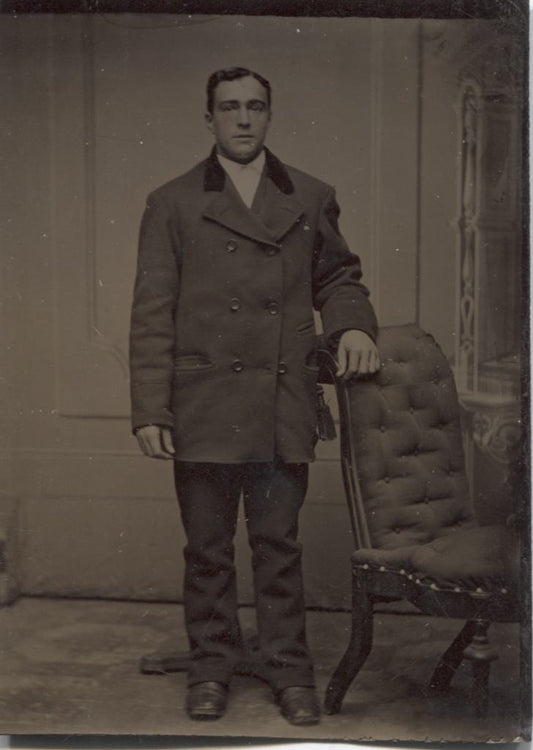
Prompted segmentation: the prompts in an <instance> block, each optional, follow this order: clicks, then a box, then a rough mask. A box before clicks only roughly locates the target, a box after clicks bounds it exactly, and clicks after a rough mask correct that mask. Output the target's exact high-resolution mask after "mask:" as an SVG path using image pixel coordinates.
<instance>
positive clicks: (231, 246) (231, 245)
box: [226, 240, 238, 253]
mask: <svg viewBox="0 0 533 750" xmlns="http://www.w3.org/2000/svg"><path fill="white" fill-rule="evenodd" d="M237 248H238V244H237V241H236V240H228V241H227V242H226V250H227V251H228V253H234V252H235V250H236V249H237Z"/></svg>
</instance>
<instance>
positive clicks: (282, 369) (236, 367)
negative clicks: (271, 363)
mask: <svg viewBox="0 0 533 750" xmlns="http://www.w3.org/2000/svg"><path fill="white" fill-rule="evenodd" d="M231 369H232V370H233V371H234V372H242V371H243V370H244V365H243V363H242V362H241V360H240V359H234V360H233V362H232V363H231ZM288 369H289V368H288V367H287V365H286V363H285V362H278V368H277V371H278V375H285V373H286V372H287V371H288Z"/></svg>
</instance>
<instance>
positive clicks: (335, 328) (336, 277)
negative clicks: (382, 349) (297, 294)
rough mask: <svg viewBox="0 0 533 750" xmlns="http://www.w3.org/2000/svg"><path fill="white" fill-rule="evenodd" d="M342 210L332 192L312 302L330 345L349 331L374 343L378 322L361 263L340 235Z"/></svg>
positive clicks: (323, 212)
mask: <svg viewBox="0 0 533 750" xmlns="http://www.w3.org/2000/svg"><path fill="white" fill-rule="evenodd" d="M339 213H340V211H339V206H338V204H337V201H336V199H335V191H334V190H333V188H330V189H329V190H328V192H327V195H326V198H325V200H324V202H323V203H322V206H321V209H320V216H319V221H318V232H317V237H316V242H315V252H314V259H313V302H314V305H315V308H316V309H317V310H319V311H320V314H321V317H322V324H323V327H324V334H325V335H326V337H327V339H328V341H332V339H335V337H336V335H338V334H340V333H342V331H346V330H348V329H358V330H361V331H364V332H365V333H367V334H368V335H369V336H370V337H371V338H372V339H373V340H374V341H375V340H376V336H377V320H376V315H375V313H374V309H373V307H372V304H371V303H370V300H369V292H368V289H367V288H366V286H365V285H364V284H362V283H361V277H362V271H361V262H360V259H359V257H358V256H357V255H354V254H353V253H352V252H351V251H350V250H349V248H348V246H347V244H346V242H345V240H344V238H343V237H342V235H341V234H340V232H339V226H338V217H339Z"/></svg>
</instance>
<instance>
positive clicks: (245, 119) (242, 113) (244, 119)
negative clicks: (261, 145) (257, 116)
mask: <svg viewBox="0 0 533 750" xmlns="http://www.w3.org/2000/svg"><path fill="white" fill-rule="evenodd" d="M237 123H238V124H239V125H240V126H241V127H245V128H246V127H248V126H249V125H250V113H249V112H248V107H245V106H243V107H239V109H238V111H237Z"/></svg>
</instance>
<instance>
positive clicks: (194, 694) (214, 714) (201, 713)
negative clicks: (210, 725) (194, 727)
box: [187, 681, 228, 721]
mask: <svg viewBox="0 0 533 750" xmlns="http://www.w3.org/2000/svg"><path fill="white" fill-rule="evenodd" d="M227 701H228V688H227V687H226V685H223V684H222V683H221V682H212V681H209V682H198V683H197V684H196V685H192V686H191V687H190V688H189V692H188V694H187V713H188V715H189V717H190V718H191V719H194V720H195V721H213V720H215V719H220V718H221V717H222V716H224V714H225V712H226V706H227Z"/></svg>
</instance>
